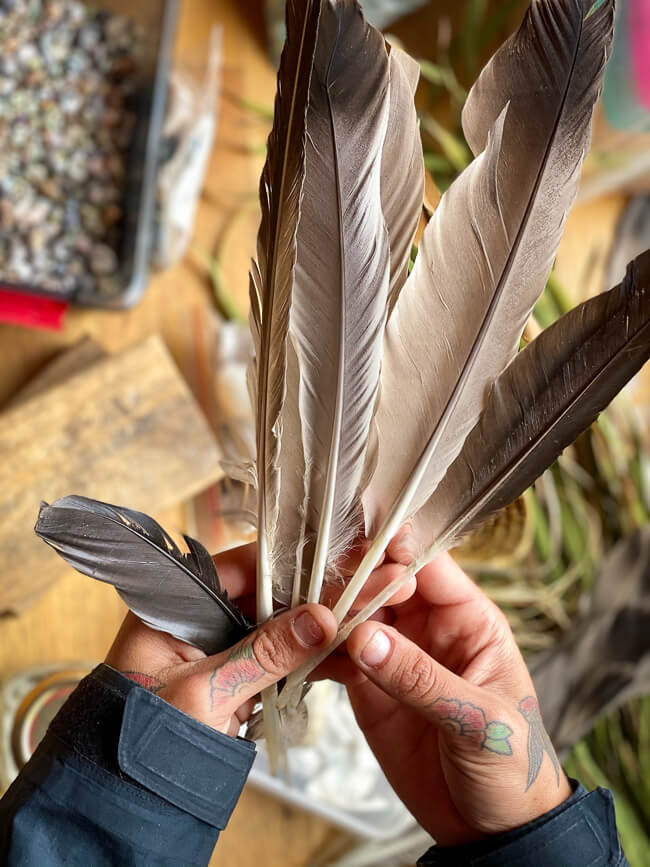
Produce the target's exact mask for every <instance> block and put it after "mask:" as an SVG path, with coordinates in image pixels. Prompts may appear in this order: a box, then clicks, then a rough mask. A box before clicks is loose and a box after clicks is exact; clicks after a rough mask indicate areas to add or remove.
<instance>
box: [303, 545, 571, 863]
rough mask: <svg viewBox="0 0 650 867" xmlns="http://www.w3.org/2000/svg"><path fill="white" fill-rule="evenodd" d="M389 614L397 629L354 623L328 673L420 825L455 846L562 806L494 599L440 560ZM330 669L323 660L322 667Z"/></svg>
mask: <svg viewBox="0 0 650 867" xmlns="http://www.w3.org/2000/svg"><path fill="white" fill-rule="evenodd" d="M396 568H398V567H396V566H395V565H394V564H393V565H389V566H385V567H381V569H384V570H385V569H390V570H393V571H394V570H395V569H396ZM381 569H380V570H378V573H379V572H381ZM377 577H379V576H377ZM388 611H389V612H391V611H392V612H393V613H392V619H393V625H392V626H389V625H388V624H386V623H384V624H381V623H377V622H376V621H368V622H366V623H364V624H362V625H361V626H358V627H357V628H356V629H355V630H354V632H352V634H351V635H350V637H349V639H348V641H347V653H348V656H349V660H347V661H345V662H343V660H342V659H341V658H340V657H339V658H338V659H335V658H334V657H332V658H331V659H332V662H331V668H330V675H332V674H333V672H334V670H335V668H336V674H335V675H333V676H336V677H337V679H339V680H343V681H344V682H346V683H347V686H348V692H349V695H350V699H351V702H352V706H353V708H354V712H355V714H356V718H357V721H358V723H359V725H360V726H361V729H362V730H363V732H364V734H365V736H366V739H367V741H368V743H369V744H370V747H371V748H372V750H373V752H374V753H375V755H376V756H377V759H378V760H379V763H380V764H381V766H382V768H383V770H384V772H385V774H386V776H387V777H388V780H389V781H390V783H391V785H392V786H393V788H394V789H395V791H396V792H397V794H398V795H399V797H400V798H401V800H402V801H403V802H404V803H405V804H406V806H407V807H408V809H409V810H410V811H411V813H412V814H413V815H414V816H415V818H416V819H417V820H418V822H419V823H420V824H421V825H422V827H423V828H425V829H426V830H427V831H428V832H429V833H430V834H431V835H432V836H433V837H434V839H435V840H436V841H437V842H438V843H440V844H441V845H444V846H456V845H461V844H463V843H467V842H470V841H472V840H476V839H480V838H482V837H484V836H487V835H490V834H497V833H500V832H503V831H506V830H510V829H512V828H516V827H518V826H520V825H523V824H525V823H526V822H529V821H531V820H533V819H535V818H537V817H538V816H541V815H542V814H543V813H546V812H548V811H549V810H551V809H553V808H554V807H556V806H558V805H559V804H561V803H562V802H563V801H565V800H566V799H567V798H568V797H569V796H570V794H571V787H570V785H569V782H568V780H567V778H566V776H565V775H564V773H563V771H562V769H561V767H560V765H559V763H558V760H557V757H556V755H555V751H554V750H553V746H552V745H551V742H550V740H549V738H548V735H547V734H546V731H545V730H544V727H543V724H542V721H541V717H540V714H539V709H538V707H537V699H536V696H535V690H534V687H533V684H532V680H531V677H530V674H529V673H528V669H527V668H526V664H525V663H524V660H523V658H522V656H521V654H520V652H519V650H518V648H517V645H516V643H515V640H514V637H513V635H512V632H511V630H510V627H509V626H508V623H507V621H506V619H505V617H504V615H503V614H502V613H501V611H500V610H499V609H498V608H497V607H496V605H494V604H493V603H492V602H491V601H490V600H489V599H488V598H487V596H485V595H484V594H483V593H482V591H481V590H479V588H478V587H477V586H476V585H475V584H474V582H473V581H472V580H471V579H470V578H469V577H468V576H467V575H466V574H465V573H464V572H463V571H462V570H461V569H460V567H459V566H457V565H456V563H455V562H454V561H453V560H452V558H451V557H449V556H448V555H444V556H442V557H440V558H438V560H436V561H435V562H434V563H432V564H430V565H429V566H427V567H426V568H424V569H423V570H422V571H421V572H420V573H419V575H418V590H417V593H416V594H415V595H414V596H413V597H412V598H411V599H409V600H408V601H407V602H404V603H403V604H401V605H397V606H395V607H394V608H392V609H389V610H388ZM383 617H384V619H387V614H386V612H384V613H383ZM390 617H391V615H390V613H389V614H388V619H390ZM327 673H328V672H327V663H325V664H324V665H323V667H322V669H321V672H319V674H320V675H327Z"/></svg>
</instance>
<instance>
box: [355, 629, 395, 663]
mask: <svg viewBox="0 0 650 867" xmlns="http://www.w3.org/2000/svg"><path fill="white" fill-rule="evenodd" d="M391 647H392V644H391V640H390V638H389V637H388V636H387V635H386V633H385V632H382V630H381V629H378V630H377V631H376V632H375V634H374V635H373V636H372V638H371V639H370V641H369V642H368V643H367V644H366V646H365V647H364V648H363V650H362V651H361V662H363V664H364V665H367V666H368V668H379V666H380V665H381V664H382V662H385V661H386V659H387V657H388V654H389V653H390V650H391Z"/></svg>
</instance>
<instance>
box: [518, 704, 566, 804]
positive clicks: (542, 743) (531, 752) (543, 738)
mask: <svg viewBox="0 0 650 867" xmlns="http://www.w3.org/2000/svg"><path fill="white" fill-rule="evenodd" d="M518 710H519V713H520V714H521V715H522V716H523V718H524V719H525V720H526V722H527V723H528V779H527V780H526V791H528V789H530V787H531V786H532V785H533V783H534V782H535V780H536V779H537V776H538V774H539V769H540V768H541V767H542V762H543V760H544V753H548V757H549V759H550V760H551V762H552V763H553V767H554V769H555V778H556V780H557V784H558V786H559V785H560V763H559V762H558V759H557V756H556V755H555V750H554V749H553V744H552V743H551V739H550V738H549V736H548V733H547V731H546V729H545V728H544V723H543V722H542V715H541V714H540V712H539V705H538V704H537V699H536V698H535V696H534V695H529V696H526V698H524V699H522V700H521V701H520V702H519V707H518Z"/></svg>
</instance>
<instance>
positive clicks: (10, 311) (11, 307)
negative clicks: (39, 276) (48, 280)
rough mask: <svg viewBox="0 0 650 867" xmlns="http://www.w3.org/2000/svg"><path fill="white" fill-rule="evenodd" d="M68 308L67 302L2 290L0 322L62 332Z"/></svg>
mask: <svg viewBox="0 0 650 867" xmlns="http://www.w3.org/2000/svg"><path fill="white" fill-rule="evenodd" d="M68 307H69V304H67V303H66V302H65V301H54V300H53V299H51V298H40V297H39V296H37V295H26V294H25V295H24V294H23V293H22V292H12V291H11V290H9V289H0V322H6V323H10V324H12V325H24V326H26V327H27V328H42V329H45V330H47V331H61V329H62V328H63V317H64V315H65V312H66V310H67V309H68Z"/></svg>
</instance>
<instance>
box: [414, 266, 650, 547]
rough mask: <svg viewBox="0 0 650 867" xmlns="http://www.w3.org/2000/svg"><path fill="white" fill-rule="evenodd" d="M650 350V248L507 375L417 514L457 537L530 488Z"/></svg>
mask: <svg viewBox="0 0 650 867" xmlns="http://www.w3.org/2000/svg"><path fill="white" fill-rule="evenodd" d="M648 357H650V251H647V252H646V253H644V254H643V255H641V256H639V257H638V258H637V259H635V260H634V261H633V262H632V263H630V265H629V266H628V270H627V274H626V277H625V279H624V280H623V282H622V283H621V284H620V285H619V286H617V287H615V288H614V289H611V290H610V291H609V292H606V293H604V294H603V295H599V296H597V297H596V298H592V299H591V300H589V301H586V302H585V303H584V304H581V305H580V306H578V307H576V308H575V309H574V310H571V311H570V312H569V313H567V314H566V315H564V316H563V317H562V318H561V319H559V320H558V321H557V322H556V323H554V324H553V325H552V326H550V327H549V328H547V329H546V330H545V331H543V332H542V333H541V334H540V335H539V337H537V338H536V339H535V340H533V342H532V343H530V344H528V346H527V347H526V348H525V349H524V350H523V351H522V352H520V353H519V355H518V356H517V357H516V358H515V360H514V361H513V362H512V363H511V364H510V365H509V367H508V368H507V369H506V370H505V371H504V373H503V374H502V375H501V376H500V377H499V378H498V379H497V381H496V383H495V385H494V387H493V389H492V391H491V393H490V395H489V397H488V401H487V404H486V407H485V410H484V411H483V414H482V415H481V418H480V420H479V422H478V424H477V425H476V427H475V428H474V429H473V430H472V432H471V434H470V435H469V436H468V438H467V440H466V441H465V444H464V446H463V449H462V452H461V454H460V455H459V457H458V458H457V460H456V461H455V462H454V463H453V464H452V466H451V467H450V468H449V471H448V472H447V475H446V476H445V479H444V480H443V482H442V484H441V485H440V486H439V487H438V489H437V491H436V492H435V494H434V495H433V497H432V498H431V500H430V501H429V503H428V504H427V506H426V508H425V509H423V510H422V511H421V512H420V514H418V515H417V516H416V518H415V521H414V532H415V533H416V535H417V536H418V538H420V539H421V540H423V541H424V540H426V541H425V544H427V543H431V542H433V541H435V542H436V546H437V548H438V549H439V550H443V549H444V548H447V547H449V545H450V544H451V543H452V542H453V541H454V540H456V539H458V537H459V535H460V534H461V533H465V532H467V531H468V530H470V529H471V528H472V527H475V526H477V525H479V524H481V523H482V522H483V521H484V520H485V519H486V518H487V517H488V516H489V515H490V514H492V513H493V512H494V511H496V510H497V509H501V508H503V507H504V506H506V505H507V504H508V503H510V502H512V500H513V499H515V498H516V497H518V496H519V495H520V494H521V493H523V491H524V490H526V488H528V487H529V485H531V484H532V482H533V481H534V480H535V479H536V478H537V477H538V476H540V475H541V474H542V472H543V471H544V470H545V469H546V468H547V467H548V466H550V465H551V464H552V463H553V461H554V460H555V459H556V458H557V457H558V455H559V454H560V453H561V452H562V450H563V449H564V448H566V446H568V445H569V444H570V443H572V442H573V441H574V439H575V438H576V437H577V436H578V435H579V434H580V433H582V431H583V430H585V429H586V428H587V427H588V426H589V425H590V424H591V423H592V422H593V421H594V420H595V419H596V417H597V416H598V414H599V413H600V412H601V410H603V409H604V408H605V406H607V404H608V403H609V402H610V401H611V400H612V399H613V398H614V397H615V396H616V394H617V393H618V392H619V390H620V389H621V388H622V387H623V386H624V385H625V383H626V382H628V380H630V379H631V378H632V376H634V374H635V373H636V372H637V371H638V370H639V369H640V368H641V367H642V366H643V364H644V363H645V361H646V360H647V359H648Z"/></svg>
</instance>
